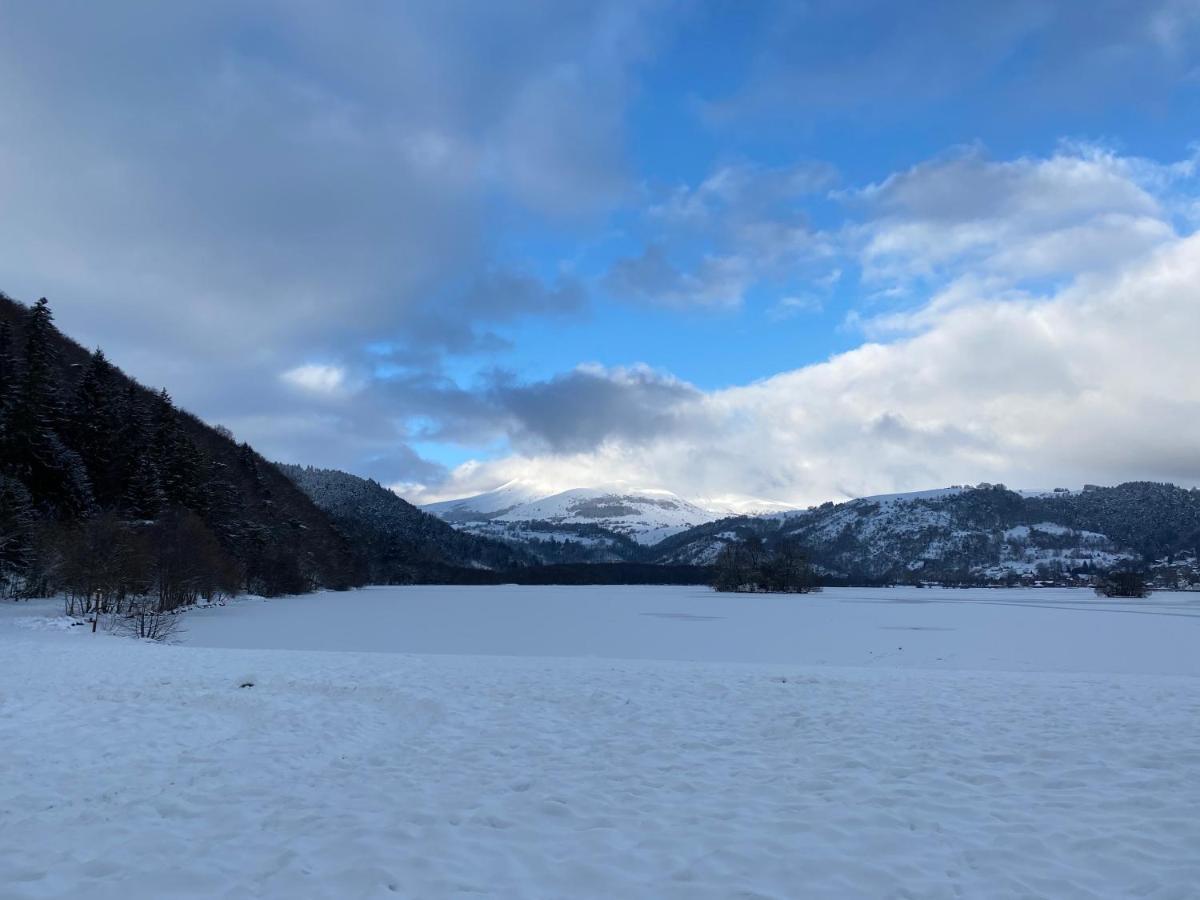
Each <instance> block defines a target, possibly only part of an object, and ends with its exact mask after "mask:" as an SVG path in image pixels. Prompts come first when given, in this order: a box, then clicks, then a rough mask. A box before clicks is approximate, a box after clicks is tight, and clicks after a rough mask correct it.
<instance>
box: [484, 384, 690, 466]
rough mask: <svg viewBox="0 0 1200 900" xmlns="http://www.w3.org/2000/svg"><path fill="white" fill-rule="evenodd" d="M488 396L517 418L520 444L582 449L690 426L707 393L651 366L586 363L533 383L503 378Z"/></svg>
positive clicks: (540, 448) (552, 449) (525, 447)
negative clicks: (593, 365)
mask: <svg viewBox="0 0 1200 900" xmlns="http://www.w3.org/2000/svg"><path fill="white" fill-rule="evenodd" d="M486 396H487V398H488V401H489V403H490V404H491V405H492V406H494V407H495V408H496V409H498V410H500V411H502V413H503V415H505V416H506V417H508V418H510V419H511V421H512V424H513V426H515V427H513V428H512V429H511V433H512V434H513V441H514V444H515V445H516V446H517V448H518V449H520V450H522V451H527V452H538V451H547V450H548V451H550V452H554V453H576V452H581V451H586V450H592V449H594V448H595V447H597V446H598V445H600V444H602V443H603V442H605V441H607V440H614V439H615V440H620V441H623V442H625V443H629V444H638V443H641V442H645V441H650V440H656V439H660V438H664V437H667V436H669V435H671V434H673V433H675V432H676V431H678V430H679V429H680V428H681V427H684V426H689V427H690V426H691V425H692V421H691V417H692V415H694V414H695V413H696V412H697V411H698V405H699V403H700V401H701V399H702V397H703V394H702V393H701V392H700V391H699V390H697V389H696V388H695V387H693V386H692V385H690V384H687V383H686V382H682V381H679V380H677V379H674V378H671V377H669V376H665V375H662V374H661V373H658V372H655V371H653V370H651V369H645V368H636V369H621V370H616V371H609V370H604V369H598V368H596V369H593V368H581V369H576V370H574V371H572V372H568V373H565V374H562V375H557V376H555V377H554V378H551V379H549V380H547V381H542V382H536V383H532V384H521V383H518V382H515V381H513V380H510V379H501V380H498V381H497V382H496V383H495V384H493V385H492V386H491V387H490V388H489V389H488V391H487V394H486Z"/></svg>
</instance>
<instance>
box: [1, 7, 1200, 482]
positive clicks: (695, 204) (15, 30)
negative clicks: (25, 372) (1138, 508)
mask: <svg viewBox="0 0 1200 900" xmlns="http://www.w3.org/2000/svg"><path fill="white" fill-rule="evenodd" d="M5 19H6V28H5V29H4V30H3V34H0V85H2V87H0V120H2V121H3V122H4V126H5V127H4V135H5V136H4V139H3V140H2V141H0V195H2V196H4V198H5V206H6V210H8V211H9V214H8V215H6V217H5V221H4V223H3V224H0V241H3V243H4V246H6V247H7V248H8V249H9V252H8V253H6V254H4V255H3V256H2V257H0V289H3V290H4V291H6V292H7V293H9V294H11V295H13V296H15V297H17V298H19V299H24V300H27V301H28V300H33V299H36V298H37V297H38V296H42V295H46V296H48V297H50V299H51V301H52V303H53V304H54V308H55V309H56V311H57V314H58V318H59V321H60V324H62V325H63V327H64V328H65V329H66V330H68V331H69V332H71V333H72V334H75V335H76V336H77V337H79V338H80V339H82V340H84V341H85V342H87V343H91V344H100V345H103V346H104V347H105V348H106V350H108V352H109V354H110V355H111V356H113V357H114V358H115V359H116V360H117V361H118V362H119V363H120V364H122V365H123V366H124V367H125V368H126V369H127V370H128V371H130V372H131V374H134V375H135V376H137V377H139V378H140V379H142V380H143V381H145V382H147V383H150V384H153V385H159V384H163V385H166V386H168V387H169V388H170V390H171V392H172V393H173V395H174V396H175V397H176V398H177V399H178V400H179V401H180V402H181V403H182V404H183V405H185V406H188V407H189V408H191V409H193V410H194V411H196V412H197V413H199V414H201V415H202V416H204V417H205V418H207V419H209V420H211V421H214V422H221V423H223V424H226V425H227V426H228V427H231V428H232V429H233V430H234V431H235V433H237V434H238V436H239V437H243V438H245V439H247V440H250V441H251V442H252V443H254V444H255V445H256V446H258V447H259V448H260V449H262V450H263V451H264V452H266V453H267V454H269V455H271V456H273V457H276V458H279V459H283V460H287V461H296V462H311V463H314V464H318V465H328V466H336V467H339V468H344V469H348V470H350V471H354V472H358V473H361V474H365V475H370V476H372V477H376V478H378V479H380V480H381V481H383V482H384V483H388V484H393V485H396V486H397V489H398V490H401V491H402V492H403V493H405V494H406V495H409V496H412V497H414V498H415V499H437V498H441V497H445V496H450V495H454V494H462V493H469V492H472V491H476V490H485V489H488V488H490V487H494V486H496V485H497V484H499V483H501V482H503V481H506V480H508V479H510V478H521V479H525V480H533V481H536V482H538V483H540V484H542V485H544V486H545V487H547V488H565V487H571V486H577V485H582V484H595V483H601V482H609V481H613V480H625V481H628V482H630V483H638V484H645V485H647V486H663V487H668V488H671V489H674V490H677V491H679V492H680V493H684V494H687V495H689V496H692V497H697V498H700V499H711V500H713V501H714V502H724V503H733V504H736V503H740V502H747V503H752V502H754V501H756V500H773V501H783V502H792V503H806V502H814V501H819V500H823V499H831V498H837V497H842V496H848V495H855V494H861V493H868V492H883V491H890V490H903V489H915V488H922V487H930V486H935V485H941V484H947V483H958V482H962V481H972V482H973V481H979V480H1006V481H1009V482H1012V483H1015V484H1023V485H1031V486H1045V485H1046V484H1049V483H1051V482H1053V483H1058V482H1065V483H1075V482H1080V483H1081V482H1082V481H1106V480H1108V481H1113V480H1119V479H1124V478H1134V477H1146V478H1157V479H1164V480H1173V481H1178V482H1183V483H1196V482H1197V481H1198V480H1200V470H1198V469H1197V468H1196V466H1197V463H1196V462H1195V460H1196V459H1198V458H1200V454H1196V453H1194V452H1193V451H1194V448H1195V446H1196V445H1195V444H1194V443H1192V442H1193V441H1195V440H1196V439H1198V438H1200V435H1196V434H1194V433H1193V431H1192V430H1191V427H1192V426H1173V427H1172V428H1171V429H1168V430H1167V431H1169V433H1167V434H1160V435H1159V436H1158V437H1156V438H1155V439H1153V440H1151V439H1150V438H1148V437H1142V438H1139V440H1137V441H1131V442H1129V443H1128V445H1127V446H1123V447H1107V448H1105V449H1103V450H1099V449H1096V446H1095V445H1097V444H1104V443H1105V442H1104V441H1091V442H1089V441H1088V440H1087V436H1088V435H1094V434H1097V433H1102V432H1103V431H1104V429H1101V430H1100V431H1097V430H1096V429H1099V426H1098V425H1096V424H1095V423H1096V422H1097V421H1099V420H1101V419H1102V420H1103V421H1105V422H1107V423H1108V425H1107V429H1114V428H1120V429H1133V430H1134V431H1135V432H1137V433H1148V432H1149V431H1154V430H1155V429H1153V428H1148V427H1147V425H1148V423H1149V422H1150V421H1155V422H1161V421H1162V418H1161V417H1162V416H1169V417H1171V420H1172V421H1173V422H1174V421H1175V420H1176V417H1182V418H1187V417H1189V416H1190V417H1191V418H1193V419H1194V418H1196V417H1195V416H1194V415H1193V414H1194V413H1195V412H1196V411H1197V410H1196V403H1197V401H1198V400H1200V398H1197V397H1196V396H1194V395H1193V393H1192V392H1193V391H1195V390H1196V389H1195V388H1193V387H1190V386H1189V387H1181V386H1180V382H1179V381H1176V382H1168V381H1166V380H1165V375H1163V374H1162V373H1166V372H1170V373H1172V374H1173V375H1174V376H1175V377H1176V378H1179V379H1183V380H1184V381H1186V380H1187V379H1192V383H1193V384H1194V383H1197V381H1198V380H1197V379H1194V378H1192V375H1193V374H1195V373H1194V372H1193V371H1192V369H1191V368H1189V366H1191V365H1193V364H1192V363H1190V362H1189V361H1188V360H1189V358H1190V357H1189V356H1188V353H1189V352H1190V351H1189V350H1188V349H1187V346H1186V345H1185V344H1184V343H1182V342H1181V341H1180V340H1179V338H1178V336H1179V335H1180V334H1183V333H1186V332H1187V331H1188V330H1189V329H1190V328H1191V326H1192V325H1193V324H1195V323H1194V322H1193V319H1192V318H1191V317H1193V316H1194V315H1196V308H1197V298H1196V294H1195V290H1196V288H1195V286H1194V279H1191V274H1190V273H1191V269H1190V268H1189V267H1190V266H1192V265H1193V263H1194V262H1195V257H1196V250H1195V248H1194V245H1193V242H1192V238H1193V235H1194V231H1195V224H1196V221H1197V219H1198V218H1200V204H1198V201H1197V191H1196V187H1197V172H1196V154H1197V149H1196V148H1197V144H1196V142H1197V140H1198V137H1200V136H1198V135H1197V133H1196V129H1195V122H1197V121H1200V115H1198V113H1200V3H1197V2H1195V0H1152V2H1141V3H1133V2H1123V0H1106V2H1099V3H1089V4H1081V3H1074V2H1061V3H1047V2H1032V0H1030V2H1022V0H1017V2H1007V3H965V4H964V3H950V2H919V3H912V4H904V5H902V6H900V5H896V4H889V3H884V2H873V0H853V2H836V3H835V2H821V0H814V2H810V3H806V4H796V3H781V2H769V0H762V2H756V3H732V2H728V3H725V2H713V3H674V2H668V0H644V2H643V0H628V2H619V3H617V2H614V3H606V2H597V3H582V2H581V3H570V2H561V3H550V2H535V0H529V2H514V3H511V4H504V5H497V6H487V7H483V6H481V5H479V4H473V3H465V2H464V3H438V4H421V3H417V4H405V5H403V7H401V6H397V7H395V8H391V7H380V6H378V5H374V4H354V3H351V4H333V3H328V4H325V3H319V2H318V3H311V4H305V5H303V6H297V5H295V4H289V3H284V2H271V3H264V4H261V5H258V6H256V7H255V8H254V9H253V10H252V11H251V10H247V9H246V8H245V7H244V6H242V5H241V4H236V3H223V2H215V3H207V4H186V3H181V4H171V5H169V6H167V5H164V6H162V7H160V8H154V9H147V8H146V7H144V6H142V5H139V4H132V3H129V4H126V3H119V2H118V3H115V4H111V5H108V4H106V5H105V7H104V9H80V8H78V7H77V6H75V5H70V4H59V3H55V2H48V3H44V4H37V5H21V6H12V7H9V8H8V9H7V10H6V13H5ZM1172 279H1174V281H1172ZM1166 282H1170V283H1173V284H1174V283H1176V282H1177V284H1178V288H1177V289H1173V290H1170V291H1165V292H1164V289H1163V288H1162V285H1163V284H1164V283H1166ZM1134 310H1137V311H1138V315H1137V316H1136V317H1135V321H1136V327H1123V328H1122V329H1121V330H1119V331H1117V330H1114V329H1117V327H1118V325H1117V323H1121V322H1123V321H1124V319H1123V317H1124V315H1125V314H1126V313H1132V311H1134ZM1156 329H1161V333H1160V332H1159V331H1158V330H1156ZM1114 342H1116V343H1114ZM1122 344H1123V345H1124V346H1123V348H1122V351H1121V352H1120V353H1119V354H1118V355H1119V356H1120V357H1121V358H1122V359H1123V360H1125V361H1126V362H1128V361H1130V360H1143V361H1149V360H1154V362H1155V364H1156V365H1155V366H1154V367H1151V368H1157V369H1160V370H1161V371H1160V373H1159V378H1158V380H1147V378H1148V375H1147V366H1145V365H1142V366H1139V367H1135V369H1134V370H1131V371H1125V370H1124V369H1122V368H1121V366H1119V365H1111V366H1098V365H1097V364H1096V363H1095V357H1094V354H1096V353H1098V352H1101V351H1104V352H1115V350H1114V347H1117V346H1119V345H1122ZM1173 353H1177V354H1178V359H1176V358H1175V356H1173V355H1172V354H1173ZM1049 409H1053V410H1055V413H1054V415H1048V414H1047V413H1046V410H1049ZM1152 416H1157V417H1158V418H1148V417H1152ZM1157 431H1160V432H1161V431H1163V429H1157Z"/></svg>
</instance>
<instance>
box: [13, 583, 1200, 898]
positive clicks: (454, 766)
mask: <svg viewBox="0 0 1200 900" xmlns="http://www.w3.org/2000/svg"><path fill="white" fill-rule="evenodd" d="M56 612H57V610H56V608H55V607H54V606H53V605H51V604H46V603H41V604H37V603H35V604H20V605H11V604H9V605H4V606H0V760H2V761H0V897H4V898H5V900H8V898H14V900H15V898H26V897H39V898H40V897H71V898H75V897H80V898H110V897H111V898H142V897H145V898H165V897H205V898H208V897H230V898H234V897H237V898H241V897H287V898H294V897H295V898H299V897H303V898H307V897H329V898H356V897H396V896H400V897H420V898H429V897H433V898H439V897H457V896H479V895H482V896H492V897H505V898H509V897H538V898H541V897H546V898H551V897H595V898H600V897H605V898H609V897H621V898H639V897H645V898H671V897H679V898H710V897H711V898H718V897H719V898H726V897H778V898H793V897H817V898H826V897H828V898H845V897H849V898H856V897H870V898H885V897H897V898H900V897H912V898H941V897H946V898H952V897H972V898H973V897H1047V898H1075V897H1080V898H1082V897H1113V898H1118V897H1120V898H1124V897H1157V898H1168V897H1169V898H1193V897H1196V896H1197V893H1198V886H1200V813H1198V811H1200V678H1198V676H1200V653H1197V652H1196V651H1197V647H1198V646H1200V595H1196V594H1156V595H1154V596H1153V597H1152V598H1151V599H1149V600H1146V601H1139V602H1131V603H1110V602H1107V601H1101V600H1098V599H1096V598H1095V597H1093V596H1091V595H1090V594H1087V593H1084V592H1072V591H1050V590H1047V591H941V590H910V589H905V590H901V589H893V590H876V591H853V590H846V591H832V590H831V591H827V592H825V593H824V594H821V595H817V596H808V597H765V596H757V597H727V596H718V595H714V594H711V593H709V592H707V591H704V590H697V589H690V588H516V587H513V588H405V589H369V590H365V591H359V592H354V593H349V594H321V595H314V596H311V597H299V598H288V599H282V600H273V601H261V600H247V601H242V602H238V603H234V604H231V605H229V606H226V607H223V608H217V609H211V610H201V611H198V612H196V613H192V614H190V615H189V616H188V626H187V627H188V630H187V634H186V637H185V643H184V644H183V645H179V646H158V645H151V644H143V643H138V642H135V641H132V640H128V639H122V638H115V637H109V636H107V635H102V634H101V635H92V634H90V633H87V632H86V629H84V628H69V627H68V628H63V627H60V626H62V625H63V623H62V621H61V620H59V619H56V618H54V616H55V614H56ZM368 651H370V652H368ZM243 685H251V686H243Z"/></svg>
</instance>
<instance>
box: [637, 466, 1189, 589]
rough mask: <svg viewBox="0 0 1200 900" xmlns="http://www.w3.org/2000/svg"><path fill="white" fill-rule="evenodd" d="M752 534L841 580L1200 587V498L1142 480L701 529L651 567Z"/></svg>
mask: <svg viewBox="0 0 1200 900" xmlns="http://www.w3.org/2000/svg"><path fill="white" fill-rule="evenodd" d="M749 534H756V535H758V536H760V537H762V538H763V539H765V540H767V541H772V540H779V539H783V538H788V539H793V540H795V541H797V542H798V543H799V544H800V545H801V546H802V547H803V548H804V550H805V552H806V553H807V554H808V555H809V558H810V560H811V561H812V563H813V564H814V566H815V567H816V568H817V569H818V571H819V572H821V573H823V574H825V575H828V576H831V577H835V578H854V579H860V578H861V579H878V580H885V581H886V580H893V581H895V580H899V581H912V580H918V579H919V580H928V581H943V582H944V581H950V582H953V583H962V582H963V581H975V582H980V583H984V582H993V583H995V582H998V583H1009V582H1013V581H1026V582H1032V581H1042V582H1046V581H1052V582H1054V583H1059V584H1068V583H1077V584H1078V583H1088V582H1089V581H1090V579H1091V578H1093V577H1094V576H1095V575H1096V574H1098V573H1100V572H1104V571H1107V570H1110V569H1112V568H1114V567H1118V566H1123V565H1152V567H1153V568H1154V570H1155V571H1156V572H1160V573H1161V574H1162V577H1161V578H1160V579H1159V580H1160V582H1161V586H1176V585H1180V586H1182V585H1185V584H1190V583H1196V582H1197V581H1200V570H1198V569H1197V566H1196V564H1195V558H1196V556H1197V548H1198V547H1200V491H1196V490H1194V489H1193V490H1189V489H1184V488H1179V487H1174V486H1172V485H1164V484H1153V483H1147V482H1132V483H1127V484H1124V485H1119V486H1117V487H1112V488H1098V487H1087V488H1085V489H1084V490H1083V491H1078V492H1075V491H1066V490H1062V489H1056V490H1053V491H1027V492H1017V491H1011V490H1008V489H1007V488H1005V487H1004V486H1003V485H990V484H983V485H979V486H976V487H949V488H942V489H937V490H929V491H918V492H912V493H907V494H885V495H880V496H874V497H863V498H860V499H857V500H850V501H847V502H845V503H825V504H822V505H821V506H817V507H811V508H809V509H806V510H801V511H795V512H787V513H782V514H776V515H771V516H764V517H757V518H740V519H731V520H724V521H721V522H717V523H714V524H712V525H710V526H701V527H699V528H696V529H693V530H692V531H689V532H685V533H682V534H679V535H676V536H674V537H672V538H670V539H668V540H666V541H664V542H663V543H662V544H661V545H659V546H658V547H656V548H655V552H656V560H657V561H659V562H666V563H691V564H705V563H711V562H712V561H713V560H714V559H715V558H716V556H717V554H718V553H719V552H720V550H721V548H722V547H723V546H724V545H725V544H726V543H727V542H728V541H730V540H733V539H735V538H737V537H740V536H746V535H749ZM1156 577H1157V576H1156Z"/></svg>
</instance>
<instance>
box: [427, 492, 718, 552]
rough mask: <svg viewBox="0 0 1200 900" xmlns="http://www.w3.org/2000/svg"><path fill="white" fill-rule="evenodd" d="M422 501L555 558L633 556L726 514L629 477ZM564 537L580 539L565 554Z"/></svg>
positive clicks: (460, 523)
mask: <svg viewBox="0 0 1200 900" xmlns="http://www.w3.org/2000/svg"><path fill="white" fill-rule="evenodd" d="M423 508H424V509H425V511H427V512H430V513H433V514H434V515H437V516H440V517H441V518H442V519H444V520H445V521H447V522H449V523H451V524H453V525H454V526H455V527H457V528H461V529H464V530H467V531H471V532H473V533H475V534H480V535H485V536H488V537H496V538H501V539H504V540H508V541H512V542H518V543H523V544H533V545H535V546H538V545H542V546H543V547H544V549H545V550H546V551H547V553H548V554H549V556H548V558H553V559H554V560H555V561H557V560H558V559H560V558H570V559H575V558H586V559H594V560H607V559H628V558H630V557H631V556H633V555H636V553H635V549H636V546H649V545H652V544H656V543H658V542H659V541H661V540H663V539H664V538H667V537H670V536H671V535H674V534H678V533H680V532H683V531H687V530H688V529H690V528H694V527H696V526H697V525H703V524H705V523H707V522H712V521H714V520H716V519H718V518H721V516H722V515H723V513H722V512H721V511H715V510H711V509H706V508H705V507H702V506H699V505H697V504H695V503H692V502H690V501H688V500H685V499H684V498H683V497H680V496H678V495H677V494H673V493H671V492H670V491H665V490H659V489H651V488H634V487H630V486H628V485H623V484H610V485H602V486H599V487H592V488H574V489H572V490H568V491H562V492H560V493H557V494H550V495H545V494H541V493H539V492H538V491H537V490H536V488H534V487H532V486H530V485H528V484H524V483H522V482H509V483H508V484H505V485H503V486H501V487H499V488H497V489H496V490H494V491H488V492H487V493H484V494H479V495H477V496H474V497H464V498H462V499H459V500H446V501H442V502H440V503H431V504H429V505H427V506H425V507H423ZM566 542H570V543H571V544H572V545H574V546H573V547H572V548H569V549H568V551H567V552H566V556H565V557H564V555H563V553H564V551H563V550H562V548H561V547H560V546H559V545H562V544H563V543H566ZM630 545H633V546H630ZM544 555H545V554H544Z"/></svg>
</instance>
